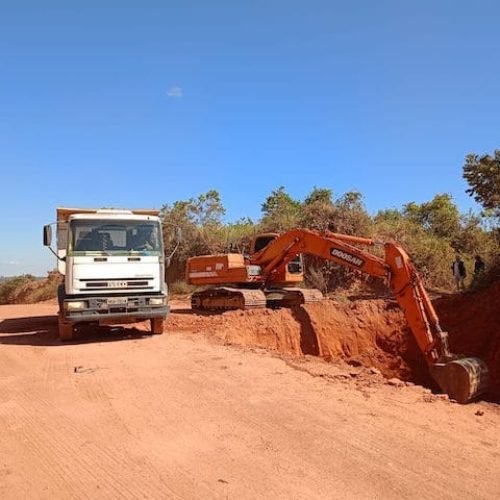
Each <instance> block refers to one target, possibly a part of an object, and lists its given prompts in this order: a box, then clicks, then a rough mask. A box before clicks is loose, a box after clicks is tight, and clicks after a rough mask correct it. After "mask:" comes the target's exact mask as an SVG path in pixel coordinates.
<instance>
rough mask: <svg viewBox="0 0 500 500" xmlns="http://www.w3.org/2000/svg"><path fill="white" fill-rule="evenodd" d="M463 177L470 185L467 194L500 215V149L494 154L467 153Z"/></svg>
mask: <svg viewBox="0 0 500 500" xmlns="http://www.w3.org/2000/svg"><path fill="white" fill-rule="evenodd" d="M463 177H464V179H465V180H466V181H467V183H468V184H469V186H470V187H469V188H468V189H467V190H466V192H467V194H469V195H470V196H472V197H474V199H475V200H476V201H477V202H478V203H479V204H481V205H482V206H483V207H484V208H485V210H488V211H491V212H492V213H493V215H494V216H495V217H500V150H498V149H497V150H495V152H494V154H493V156H491V155H483V156H478V155H476V154H469V155H467V156H466V157H465V165H464V166H463Z"/></svg>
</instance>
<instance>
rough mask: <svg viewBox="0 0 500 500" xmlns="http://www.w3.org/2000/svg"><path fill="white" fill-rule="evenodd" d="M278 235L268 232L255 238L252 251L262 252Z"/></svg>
mask: <svg viewBox="0 0 500 500" xmlns="http://www.w3.org/2000/svg"><path fill="white" fill-rule="evenodd" d="M277 237H278V235H277V234H266V235H261V236H257V237H256V238H255V242H254V245H253V251H252V253H257V252H260V251H261V250H263V249H264V248H266V247H267V245H269V243H271V241H274V240H275V239H276V238H277Z"/></svg>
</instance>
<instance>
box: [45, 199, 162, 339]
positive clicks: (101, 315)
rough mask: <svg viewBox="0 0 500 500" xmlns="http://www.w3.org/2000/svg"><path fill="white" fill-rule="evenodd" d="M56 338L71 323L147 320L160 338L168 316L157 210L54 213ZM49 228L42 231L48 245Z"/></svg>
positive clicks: (64, 335)
mask: <svg viewBox="0 0 500 500" xmlns="http://www.w3.org/2000/svg"><path fill="white" fill-rule="evenodd" d="M55 225H56V228H57V229H56V232H57V234H56V236H57V238H56V240H57V247H56V251H54V250H53V249H52V248H50V249H51V250H52V252H53V253H54V254H55V255H56V257H57V260H58V269H59V272H60V273H61V274H63V275H64V283H63V285H61V286H60V287H59V290H58V301H59V336H60V338H61V340H71V339H72V338H73V332H74V325H75V324H77V323H98V324H112V323H127V322H133V321H141V320H146V319H148V320H150V321H151V330H152V333H155V334H160V333H163V323H164V320H165V318H166V316H167V314H168V313H169V306H168V294H167V285H166V283H165V256H164V252H163V237H162V229H161V222H160V218H159V212H158V211H157V210H116V209H79V208H57V222H56V223H55ZM51 240H52V225H51V224H49V225H46V226H44V245H45V246H49V247H50V245H51Z"/></svg>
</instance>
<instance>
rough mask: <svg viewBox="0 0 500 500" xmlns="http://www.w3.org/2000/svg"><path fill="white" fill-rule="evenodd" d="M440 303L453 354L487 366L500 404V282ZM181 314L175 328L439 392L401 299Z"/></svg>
mask: <svg viewBox="0 0 500 500" xmlns="http://www.w3.org/2000/svg"><path fill="white" fill-rule="evenodd" d="M435 306H436V309H437V312H438V315H439V317H440V319H441V322H442V326H443V328H444V329H446V330H447V331H448V332H449V334H450V344H451V348H452V350H453V351H454V352H457V353H460V354H464V355H469V356H478V357H480V358H482V359H484V360H485V361H486V362H487V363H488V365H489V368H490V372H491V376H492V386H491V396H492V398H493V399H494V400H496V401H498V400H500V314H499V311H500V283H497V284H495V285H494V286H493V287H490V288H489V289H487V290H483V291H480V292H476V293H466V294H460V295H454V296H451V297H446V298H442V299H439V300H437V301H435ZM175 312H176V311H174V314H173V315H172V316H171V317H170V319H169V321H168V323H167V329H169V330H175V331H178V330H183V331H191V332H195V333H208V334H209V335H210V336H214V337H216V338H217V339H219V340H221V341H222V342H224V343H225V344H238V345H250V346H256V347H263V348H266V349H272V350H275V351H278V352H280V353H288V354H294V355H299V356H300V355H303V354H309V355H315V356H320V357H322V358H324V359H326V360H334V359H342V360H344V361H346V362H348V363H350V364H353V365H359V366H365V367H374V368H377V369H378V370H380V372H381V373H382V374H383V375H384V376H386V377H387V378H392V377H397V378H399V379H401V380H405V381H412V382H415V383H418V384H422V385H426V386H430V387H435V385H434V383H433V381H432V379H431V378H430V376H429V373H428V370H427V367H426V365H425V362H424V360H423V358H422V356H421V354H420V353H419V351H418V349H417V346H416V344H415V341H414V339H413V337H412V335H411V333H410V331H409V329H408V327H407V324H406V320H405V318H404V315H403V313H402V311H401V310H400V309H399V307H398V305H397V303H396V302H395V301H391V300H382V299H380V300H357V301H356V302H347V303H346V302H336V301H332V300H330V301H325V302H324V303H321V304H310V305H308V306H305V307H303V308H298V309H295V310H289V309H281V310H276V311H273V310H263V311H262V310H259V311H245V312H242V311H234V312H227V313H224V314H221V315H198V314H193V313H191V312H190V311H189V313H188V311H187V310H185V311H183V310H179V311H177V314H176V313H175ZM183 313H186V314H183Z"/></svg>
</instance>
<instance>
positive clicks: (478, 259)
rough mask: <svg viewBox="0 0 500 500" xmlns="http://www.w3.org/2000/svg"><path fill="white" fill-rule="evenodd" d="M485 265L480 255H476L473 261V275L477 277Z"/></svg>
mask: <svg viewBox="0 0 500 500" xmlns="http://www.w3.org/2000/svg"><path fill="white" fill-rule="evenodd" d="M485 267H486V264H485V263H484V260H483V259H482V258H481V256H480V255H476V260H475V261H474V274H475V275H476V276H477V275H479V274H481V273H482V272H483V271H484V268H485Z"/></svg>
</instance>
